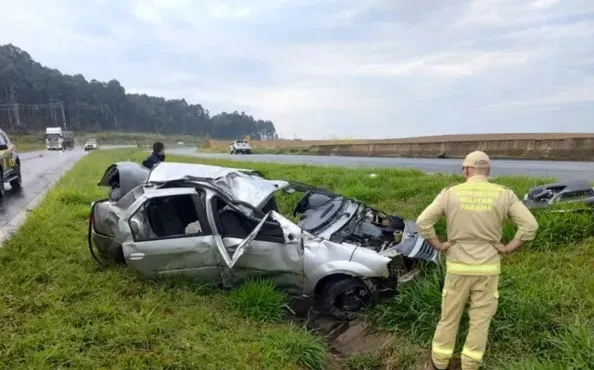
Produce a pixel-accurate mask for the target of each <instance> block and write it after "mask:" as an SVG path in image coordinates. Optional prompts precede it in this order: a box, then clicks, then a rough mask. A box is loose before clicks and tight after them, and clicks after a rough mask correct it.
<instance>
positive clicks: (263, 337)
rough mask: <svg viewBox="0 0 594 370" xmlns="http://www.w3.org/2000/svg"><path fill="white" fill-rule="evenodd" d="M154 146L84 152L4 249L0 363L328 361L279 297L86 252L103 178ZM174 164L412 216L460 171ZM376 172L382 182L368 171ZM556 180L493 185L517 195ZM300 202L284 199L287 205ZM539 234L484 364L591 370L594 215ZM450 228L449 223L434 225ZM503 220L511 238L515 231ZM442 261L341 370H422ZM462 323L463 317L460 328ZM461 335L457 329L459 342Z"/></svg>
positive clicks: (383, 316)
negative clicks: (152, 276) (242, 171)
mask: <svg viewBox="0 0 594 370" xmlns="http://www.w3.org/2000/svg"><path fill="white" fill-rule="evenodd" d="M145 156H146V153H141V152H136V151H121V150H120V151H99V152H96V153H92V154H90V155H89V156H87V157H85V158H84V159H83V160H82V161H81V163H79V164H78V165H77V166H76V167H75V168H74V169H73V171H72V173H71V174H70V175H68V176H67V177H66V178H65V179H64V180H63V181H61V182H60V184H59V185H58V186H57V188H56V189H54V190H53V191H51V192H50V194H49V195H48V197H47V199H46V200H45V201H44V202H43V204H42V205H41V206H40V208H39V209H37V210H36V211H34V212H32V214H31V215H30V217H29V219H28V221H27V222H26V224H25V225H24V226H23V228H22V229H21V230H20V231H19V232H17V234H16V235H15V236H14V237H13V238H12V239H11V240H10V241H9V242H8V243H7V245H6V248H3V249H2V250H1V251H0V263H2V267H3V269H2V273H1V274H0V292H1V293H2V294H1V295H2V297H3V299H2V300H0V304H1V306H0V323H1V324H2V325H3V331H2V333H1V334H0V343H1V344H0V355H1V356H0V363H1V364H2V367H5V368H11V369H19V368H23V369H24V368H35V369H43V368H48V369H49V368H59V367H66V366H67V364H69V366H70V367H73V368H148V367H150V368H184V366H185V368H193V367H194V368H195V367H196V366H197V365H196V364H199V365H200V366H199V368H201V369H211V368H212V369H215V368H217V369H218V368H225V369H235V368H256V367H257V368H260V369H266V368H270V369H280V368H299V367H300V368H312V369H316V368H322V367H323V363H324V359H325V356H326V353H327V349H326V346H325V345H324V343H323V341H322V340H321V339H320V338H318V337H316V336H315V335H312V334H310V333H307V332H306V331H305V330H304V329H303V328H300V327H298V326H295V325H289V324H288V323H286V322H283V321H282V317H283V315H284V311H283V305H284V302H285V299H286V297H285V295H284V294H283V293H281V292H277V291H276V290H275V289H274V288H273V286H271V285H269V284H267V283H265V282H248V283H246V284H245V285H244V286H242V287H240V288H238V289H236V290H233V291H230V292H220V291H217V290H212V289H209V288H207V287H202V286H200V285H197V284H196V283H190V282H188V281H184V280H179V281H177V280H176V281H148V280H146V279H144V278H142V277H139V276H137V275H136V274H134V273H132V272H131V271H128V270H126V269H118V268H109V269H106V270H101V269H100V268H99V267H98V266H96V264H95V263H94V262H93V260H92V259H91V258H90V256H89V254H88V251H87V249H86V240H85V230H86V222H87V216H88V211H89V203H90V202H91V201H92V200H94V199H97V198H100V197H105V193H106V192H105V190H104V189H98V188H97V187H96V186H95V184H96V182H97V180H98V178H99V177H100V175H101V174H102V171H103V170H104V169H105V167H106V166H107V165H108V164H109V163H111V162H113V161H115V160H116V159H117V160H125V159H130V160H134V161H140V160H141V159H144V157H145ZM168 161H183V162H200V163H205V164H216V165H227V166H233V167H249V168H254V169H258V170H260V171H261V172H263V173H264V174H265V175H266V176H268V177H271V178H283V179H289V180H298V181H302V182H307V183H311V184H314V185H318V186H322V187H326V188H329V189H331V190H334V191H337V192H341V193H344V194H346V195H348V196H352V197H355V198H358V199H360V200H363V201H366V202H368V203H369V204H370V205H373V206H375V207H377V208H381V209H384V210H386V211H389V212H392V213H397V214H400V215H402V216H405V217H407V218H412V219H414V218H416V216H417V215H418V214H419V213H420V212H421V211H422V209H423V208H424V207H425V206H426V205H427V204H428V203H429V202H430V201H431V200H432V199H433V197H435V195H436V194H437V193H438V192H439V190H440V189H441V188H443V187H444V186H446V185H449V184H452V183H456V182H459V181H460V180H461V178H460V177H456V176H446V175H425V174H423V173H421V172H419V171H415V170H390V169H358V170H353V169H344V168H328V167H314V166H304V165H287V164H263V163H249V162H244V163H242V162H231V161H224V160H206V159H202V158H189V157H179V156H173V155H171V156H168ZM372 172H373V173H376V174H377V176H376V177H370V176H368V175H369V174H370V173H372ZM550 180H551V179H545V180H538V179H527V178H521V177H504V178H499V179H497V182H498V183H501V184H504V185H506V186H508V187H510V188H512V189H513V190H515V191H516V194H518V195H519V196H522V195H523V194H524V193H525V192H526V191H527V190H528V189H529V188H530V187H532V186H534V185H536V184H542V183H546V182H548V181H550ZM295 201H296V199H295V198H294V197H281V199H280V208H281V209H282V210H284V211H289V210H291V208H292V206H293V205H294V202H295ZM537 218H538V220H539V223H540V225H541V228H540V230H539V233H538V236H537V239H536V240H535V241H534V242H533V243H531V244H529V245H527V246H525V247H523V248H522V249H521V250H520V251H519V252H517V253H515V254H513V255H509V256H507V257H506V258H505V259H504V262H503V276H502V283H501V299H500V302H501V303H500V307H499V311H498V313H497V315H496V317H495V319H494V321H493V324H492V327H491V329H492V330H491V335H490V343H489V349H488V355H487V357H486V368H488V369H506V370H507V369H520V370H524V369H525V370H529V369H545V370H546V369H550V370H553V369H555V370H556V369H570V368H571V369H585V368H587V364H589V363H592V361H593V359H592V353H594V351H593V349H594V344H593V343H594V335H593V330H592V329H593V324H592V321H593V320H594V279H592V278H591V270H592V267H594V240H593V239H592V238H591V237H592V235H594V217H592V215H588V214H582V215H572V216H568V215H560V214H550V213H542V212H541V213H539V214H537ZM437 229H438V231H439V232H440V233H441V234H442V236H443V234H444V230H445V228H444V224H443V222H441V223H440V224H439V225H438V228H437ZM513 232H514V228H513V227H512V226H511V225H506V229H505V233H504V235H505V236H504V237H505V238H506V239H509V238H511V237H512V236H513ZM442 279H443V277H442V276H441V274H440V271H439V269H431V270H428V271H427V272H426V273H425V274H424V276H422V277H421V278H420V279H418V281H416V282H412V283H410V284H407V285H405V286H402V288H401V293H400V294H399V295H398V296H397V297H396V298H394V299H392V300H390V301H388V302H384V303H383V304H382V305H380V306H379V307H377V308H376V309H374V310H373V311H372V312H371V313H370V314H369V321H370V322H371V323H372V324H373V325H375V326H376V327H377V328H380V329H384V330H387V331H391V332H393V333H394V336H395V338H396V339H395V343H394V344H393V345H392V346H385V348H384V347H382V348H378V350H377V351H375V352H374V353H371V354H366V355H358V356H354V357H352V358H350V359H348V360H347V361H346V362H345V363H343V364H342V368H345V369H353V370H354V369H385V368H395V369H399V370H400V369H417V368H418V367H419V366H420V365H422V361H423V360H424V359H425V358H426V355H427V354H428V349H429V343H430V340H431V336H432V335H433V330H434V329H435V325H436V323H437V319H438V317H439V306H440V294H439V292H440V284H441V282H442ZM466 327H467V326H466V325H465V324H463V326H462V328H461V334H464V330H466ZM462 340H463V335H462V336H461V339H460V341H462Z"/></svg>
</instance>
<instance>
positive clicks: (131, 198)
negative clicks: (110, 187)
mask: <svg viewBox="0 0 594 370" xmlns="http://www.w3.org/2000/svg"><path fill="white" fill-rule="evenodd" d="M143 194H144V186H143V185H138V186H137V187H135V188H134V189H132V190H131V191H129V192H128V194H126V195H124V196H123V197H122V198H120V200H118V201H117V203H116V207H119V208H121V209H126V208H128V207H130V206H131V205H132V204H134V202H136V200H137V199H139V198H140V197H141V196H142V195H143Z"/></svg>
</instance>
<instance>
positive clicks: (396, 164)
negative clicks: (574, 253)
mask: <svg viewBox="0 0 594 370" xmlns="http://www.w3.org/2000/svg"><path fill="white" fill-rule="evenodd" d="M166 150H167V153H170V154H179V155H188V156H194V157H200V158H218V159H229V160H235V161H241V160H243V161H245V160H248V161H255V162H272V163H287V164H312V165H321V166H338V167H367V168H413V169H418V170H421V171H423V172H427V173H460V170H461V168H460V167H461V164H462V160H461V159H438V158H435V159H434V158H386V157H342V156H314V155H276V154H251V155H230V154H224V153H200V152H196V150H195V148H167V149H166ZM491 174H492V176H514V175H515V176H531V177H539V178H557V179H559V180H561V181H564V180H581V179H584V180H591V181H594V162H561V161H526V160H493V164H492V170H491Z"/></svg>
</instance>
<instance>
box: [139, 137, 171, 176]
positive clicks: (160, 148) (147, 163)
mask: <svg viewBox="0 0 594 370" xmlns="http://www.w3.org/2000/svg"><path fill="white" fill-rule="evenodd" d="M164 161H165V145H163V143H162V142H160V141H156V142H154V143H153V152H152V153H151V155H150V156H149V157H148V158H147V159H145V160H144V161H142V165H143V166H144V167H146V168H148V169H149V170H150V169H152V168H153V167H155V165H156V164H157V163H159V162H164Z"/></svg>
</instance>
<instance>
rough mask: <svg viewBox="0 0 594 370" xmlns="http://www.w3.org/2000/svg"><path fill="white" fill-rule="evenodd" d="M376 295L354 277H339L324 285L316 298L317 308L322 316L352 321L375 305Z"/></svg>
mask: <svg viewBox="0 0 594 370" xmlns="http://www.w3.org/2000/svg"><path fill="white" fill-rule="evenodd" d="M376 299H377V297H376V293H375V292H373V291H372V290H371V289H370V288H369V287H368V286H367V284H365V282H363V281H362V280H361V279H359V278H355V277H347V276H345V277H340V278H337V279H332V280H330V281H328V282H326V283H325V284H324V286H323V287H322V289H321V290H320V293H319V295H318V298H317V302H316V303H317V306H318V309H319V310H320V311H322V313H324V314H328V315H330V316H333V317H334V318H337V319H339V320H352V319H353V318H355V316H357V314H359V313H361V312H362V311H363V310H365V309H366V308H369V307H371V306H373V305H374V304H375V303H376Z"/></svg>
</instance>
